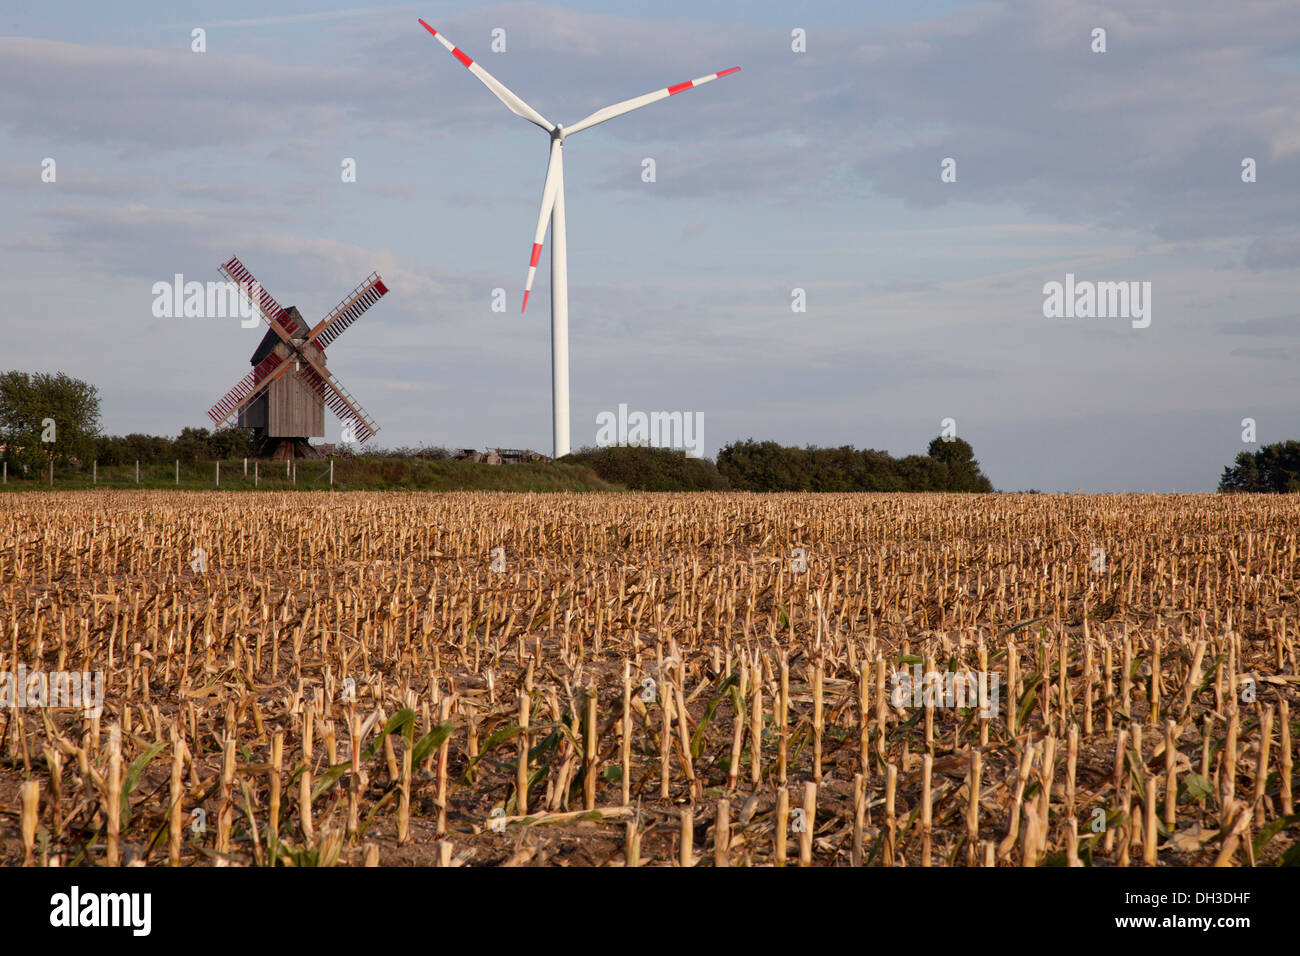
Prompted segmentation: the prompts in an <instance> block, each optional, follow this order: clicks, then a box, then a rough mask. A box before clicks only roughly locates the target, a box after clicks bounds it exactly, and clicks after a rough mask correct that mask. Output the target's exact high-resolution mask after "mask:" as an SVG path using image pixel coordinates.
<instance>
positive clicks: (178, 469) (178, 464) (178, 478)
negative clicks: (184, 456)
mask: <svg viewBox="0 0 1300 956" xmlns="http://www.w3.org/2000/svg"><path fill="white" fill-rule="evenodd" d="M180 483H181V460H180V459H179V458H177V459H176V484H177V485H178V486H179V485H180Z"/></svg>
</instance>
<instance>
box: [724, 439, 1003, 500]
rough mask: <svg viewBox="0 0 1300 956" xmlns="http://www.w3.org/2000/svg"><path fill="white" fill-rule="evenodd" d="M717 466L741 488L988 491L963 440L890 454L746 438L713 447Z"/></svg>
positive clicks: (730, 480)
mask: <svg viewBox="0 0 1300 956" xmlns="http://www.w3.org/2000/svg"><path fill="white" fill-rule="evenodd" d="M718 471H719V472H721V473H722V476H723V477H724V478H725V479H726V480H727V481H728V482H730V484H731V487H732V488H735V489H737V490H741V491H831V492H845V491H992V490H993V485H992V484H991V483H990V482H989V480H988V478H986V477H985V476H984V475H983V474H981V473H980V468H979V462H978V461H976V460H975V453H974V450H973V449H972V448H971V446H970V445H969V444H968V443H967V442H964V441H960V440H953V441H943V440H942V439H939V438H936V439H935V440H934V441H933V442H931V443H930V449H929V454H928V455H908V456H906V457H904V458H893V457H892V456H890V455H889V454H888V453H887V452H883V451H878V450H876V449H872V448H866V449H861V450H859V449H856V448H854V447H852V446H851V445H842V446H840V447H839V448H817V447H814V446H812V445H809V446H807V447H805V448H796V447H787V446H782V445H778V444H777V443H776V442H771V441H764V442H756V441H754V440H753V439H752V438H751V439H747V440H745V441H737V442H732V443H731V444H729V445H726V446H724V447H723V448H722V449H721V450H720V451H719V452H718Z"/></svg>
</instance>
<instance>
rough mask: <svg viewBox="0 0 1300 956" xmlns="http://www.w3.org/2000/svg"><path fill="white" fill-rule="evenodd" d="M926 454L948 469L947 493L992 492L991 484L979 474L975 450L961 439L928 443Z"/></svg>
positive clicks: (940, 438) (938, 439) (938, 440)
mask: <svg viewBox="0 0 1300 956" xmlns="http://www.w3.org/2000/svg"><path fill="white" fill-rule="evenodd" d="M926 454H928V455H929V456H930V457H931V458H934V459H936V460H938V461H941V462H943V463H944V464H945V465H946V466H947V467H948V482H947V487H946V490H947V491H992V490H993V484H992V482H990V481H989V480H988V478H986V477H984V475H982V474H981V473H980V463H979V462H978V461H976V460H975V449H974V448H971V446H970V442H967V441H964V440H963V439H961V438H944V437H943V436H942V435H941V436H939V437H937V438H935V439H934V441H932V442H930V447H929V448H928V449H926Z"/></svg>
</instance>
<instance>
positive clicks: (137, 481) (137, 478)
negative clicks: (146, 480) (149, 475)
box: [135, 458, 140, 485]
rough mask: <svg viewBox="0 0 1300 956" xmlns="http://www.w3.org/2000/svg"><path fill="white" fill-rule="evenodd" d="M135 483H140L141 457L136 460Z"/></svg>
mask: <svg viewBox="0 0 1300 956" xmlns="http://www.w3.org/2000/svg"><path fill="white" fill-rule="evenodd" d="M135 483H136V484H137V485H138V484H140V459H139V458H137V459H136V460H135Z"/></svg>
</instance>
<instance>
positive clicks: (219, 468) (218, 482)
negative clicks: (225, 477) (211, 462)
mask: <svg viewBox="0 0 1300 956" xmlns="http://www.w3.org/2000/svg"><path fill="white" fill-rule="evenodd" d="M217 487H218V488H220V487H221V462H220V461H218V462H217Z"/></svg>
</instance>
